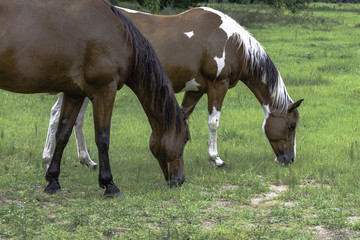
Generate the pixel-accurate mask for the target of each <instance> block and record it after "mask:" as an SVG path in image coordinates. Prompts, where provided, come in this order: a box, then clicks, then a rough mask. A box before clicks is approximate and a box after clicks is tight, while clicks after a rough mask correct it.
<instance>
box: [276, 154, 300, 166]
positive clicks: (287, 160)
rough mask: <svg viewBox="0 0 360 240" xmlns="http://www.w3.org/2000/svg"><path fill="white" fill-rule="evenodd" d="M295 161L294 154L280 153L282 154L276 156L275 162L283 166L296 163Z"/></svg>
mask: <svg viewBox="0 0 360 240" xmlns="http://www.w3.org/2000/svg"><path fill="white" fill-rule="evenodd" d="M294 161H295V157H294V156H286V155H280V156H278V157H276V158H275V162H276V163H278V164H280V165H282V166H286V165H288V164H292V163H294Z"/></svg>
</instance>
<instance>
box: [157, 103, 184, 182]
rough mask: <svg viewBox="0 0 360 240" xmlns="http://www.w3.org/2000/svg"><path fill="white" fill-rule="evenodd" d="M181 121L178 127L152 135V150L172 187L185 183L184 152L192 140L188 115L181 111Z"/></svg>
mask: <svg viewBox="0 0 360 240" xmlns="http://www.w3.org/2000/svg"><path fill="white" fill-rule="evenodd" d="M181 116H182V118H181V120H180V121H179V122H178V123H177V124H179V126H178V127H176V126H173V128H170V129H168V130H167V131H165V133H164V134H158V133H156V132H155V131H153V133H152V134H151V138H150V149H151V152H152V153H153V154H154V156H155V157H156V158H157V160H158V161H159V164H160V167H161V169H162V171H163V173H164V176H165V180H166V182H167V183H168V184H169V185H170V186H177V185H181V184H183V183H184V181H185V175H184V160H183V152H184V148H185V145H186V143H187V141H188V140H189V139H190V130H189V127H188V124H187V118H188V117H187V115H186V113H185V112H184V111H183V110H181Z"/></svg>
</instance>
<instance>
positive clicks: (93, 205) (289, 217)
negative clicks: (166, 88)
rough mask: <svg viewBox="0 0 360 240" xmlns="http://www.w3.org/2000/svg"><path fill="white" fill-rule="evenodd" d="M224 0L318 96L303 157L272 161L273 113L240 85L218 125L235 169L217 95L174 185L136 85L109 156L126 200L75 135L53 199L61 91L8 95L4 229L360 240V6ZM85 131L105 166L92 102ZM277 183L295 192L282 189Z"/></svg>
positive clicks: (118, 111) (0, 211) (291, 81)
mask: <svg viewBox="0 0 360 240" xmlns="http://www.w3.org/2000/svg"><path fill="white" fill-rule="evenodd" d="M212 7H217V8H219V9H220V10H221V11H224V12H228V13H229V14H230V15H231V16H232V17H234V18H235V19H236V20H238V21H239V22H240V23H242V24H243V25H244V26H245V27H246V28H247V29H248V30H249V31H250V32H251V33H252V34H253V35H254V37H255V38H256V39H257V40H258V41H259V42H260V43H261V44H262V45H263V46H264V47H265V48H266V51H267V53H268V54H269V55H270V57H271V58H272V60H273V61H274V63H275V65H276V66H277V68H278V69H279V71H280V72H281V75H282V76H283V78H284V81H285V84H286V86H287V89H288V92H289V94H290V95H291V97H292V98H293V99H294V100H298V99H300V98H305V101H304V102H303V104H302V105H301V107H300V108H299V111H300V122H299V126H298V129H297V158H296V160H295V163H294V164H293V165H291V166H289V167H280V166H279V165H276V164H275V163H274V162H273V159H274V154H273V152H272V150H271V148H270V146H269V144H268V142H267V140H266V138H265V137H264V135H263V133H262V130H261V124H262V121H263V117H264V116H263V111H262V109H261V107H260V105H259V103H258V102H257V100H256V99H255V97H254V96H253V95H252V93H251V92H250V91H249V90H248V89H247V88H246V87H245V86H244V85H243V84H241V83H239V84H238V86H236V87H235V88H234V89H232V90H230V91H229V92H228V94H227V96H226V99H225V102H224V106H223V110H222V115H221V123H220V128H219V141H218V149H219V154H220V156H221V157H222V158H223V159H224V160H225V161H226V162H227V164H228V167H229V169H228V171H224V170H219V169H214V168H213V167H211V165H210V164H209V163H208V161H207V140H208V129H207V110H206V109H207V107H206V106H207V103H206V97H204V98H203V99H201V101H200V102H199V104H198V105H197V107H196V110H195V111H194V113H193V115H192V116H191V118H190V120H189V124H190V130H191V135H192V141H191V142H189V143H188V144H187V146H186V149H185V156H184V159H185V174H186V182H185V184H184V185H183V186H182V187H177V188H169V187H167V186H166V185H165V183H164V179H163V175H162V172H161V170H160V167H159V165H158V163H157V160H156V159H155V158H154V157H153V156H152V155H151V153H150V150H149V148H148V141H149V136H150V132H151V129H150V126H149V124H148V122H147V118H146V116H145V114H144V112H143V110H142V109H141V106H140V104H139V102H138V101H137V99H136V97H135V96H134V94H133V93H132V92H131V91H130V90H129V89H128V88H126V87H124V88H123V89H122V90H121V91H119V93H118V95H117V99H116V104H115V109H114V115H113V119H112V120H113V121H112V128H111V146H110V158H111V166H112V172H113V175H114V180H115V183H116V184H117V185H118V187H119V188H120V190H121V191H122V192H123V193H124V194H125V197H124V198H120V199H107V198H104V197H103V196H102V194H103V190H102V189H100V188H99V187H98V185H97V176H98V172H97V171H89V170H86V169H84V168H82V167H81V166H80V164H79V162H78V160H77V153H76V145H75V140H74V136H72V137H71V140H70V142H69V144H68V146H67V148H66V150H65V153H64V157H63V160H62V171H61V175H60V183H61V186H62V188H63V190H64V194H57V195H55V196H49V195H46V194H44V193H43V189H44V187H45V186H46V184H47V182H46V181H45V178H44V170H43V169H42V168H41V154H42V150H43V146H44V142H45V137H46V131H47V127H48V120H49V111H50V108H51V106H52V105H53V104H54V103H55V101H56V98H57V96H54V95H44V94H38V95H19V94H13V93H9V92H5V91H1V92H0V96H1V100H0V238H5V239H7V238H10V239H34V238H35V239H331V238H332V239H357V238H359V237H360V218H359V217H360V175H359V173H360V119H359V116H360V107H359V106H360V79H359V76H360V68H359V66H360V58H359V57H360V56H359V55H360V43H359V41H358V39H359V34H360V28H359V24H360V15H359V12H360V6H359V5H345V4H343V5H328V4H316V5H312V6H311V8H310V9H309V11H308V12H304V13H299V14H298V15H290V14H288V13H286V12H283V13H279V12H273V10H271V9H269V8H267V7H265V6H244V5H212ZM254 16H256V18H254V21H251V19H252V17H254ZM177 97H178V99H179V101H180V100H181V98H182V94H179V95H178V96H177ZM84 132H85V136H86V139H87V145H88V148H89V152H90V154H91V156H92V157H93V159H94V160H96V161H97V150H96V145H95V143H94V130H93V123H92V111H91V109H90V108H89V109H88V111H87V113H86V119H85V127H84ZM274 186H278V187H283V189H282V190H279V191H277V192H276V191H274V190H273V189H274ZM256 199H258V202H257V203H255V200H256Z"/></svg>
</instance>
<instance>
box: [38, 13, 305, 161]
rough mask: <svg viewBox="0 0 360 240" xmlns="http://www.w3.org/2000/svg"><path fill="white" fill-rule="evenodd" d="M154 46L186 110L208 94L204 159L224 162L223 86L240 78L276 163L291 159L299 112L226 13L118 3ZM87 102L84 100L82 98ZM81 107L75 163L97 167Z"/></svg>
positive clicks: (270, 65) (254, 46)
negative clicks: (157, 11)
mask: <svg viewBox="0 0 360 240" xmlns="http://www.w3.org/2000/svg"><path fill="white" fill-rule="evenodd" d="M119 10H120V11H121V12H122V13H123V14H124V15H125V16H127V17H128V18H129V19H130V20H131V21H132V22H133V24H134V25H135V26H136V27H137V28H138V29H139V30H140V31H141V32H142V33H143V34H144V36H145V37H146V38H147V39H148V40H149V41H150V43H151V44H152V46H153V47H154V49H155V51H156V53H157V54H158V56H159V59H160V61H161V63H162V64H163V65H164V67H165V70H166V72H167V74H168V76H169V78H170V80H171V83H172V85H173V87H174V90H175V92H185V95H184V99H183V101H182V106H183V107H184V108H185V110H186V112H187V114H188V115H190V114H191V112H192V110H193V107H194V106H195V105H196V103H197V102H198V101H199V99H200V98H201V97H202V96H203V94H204V93H206V94H207V97H208V113H209V114H208V126H209V148H208V156H209V160H210V161H211V162H213V163H214V165H215V166H219V167H220V166H225V162H224V161H222V160H221V159H220V157H219V154H218V151H217V129H218V127H219V121H220V111H221V106H222V103H223V100H224V98H225V95H226V92H227V90H228V89H230V88H232V87H234V86H235V85H236V84H237V82H238V81H239V80H241V81H242V82H243V83H245V84H246V86H248V87H249V89H250V90H251V91H252V92H253V93H254V95H255V97H256V98H257V99H258V100H259V102H260V104H261V105H262V107H263V109H264V113H265V120H264V123H263V131H264V133H265V135H266V137H267V138H268V140H269V142H270V144H271V147H272V148H273V150H274V153H275V155H276V158H275V161H276V162H278V163H281V164H289V163H292V162H293V161H294V159H295V154H296V144H295V128H296V124H297V122H298V118H299V114H298V111H297V109H296V108H297V107H299V105H300V104H301V102H302V100H300V101H298V102H295V103H293V101H292V100H291V98H290V96H289V95H288V93H287V91H286V88H285V85H284V83H283V80H282V78H281V76H280V73H279V72H278V70H277V69H276V67H275V66H274V64H273V62H272V61H271V59H270V57H269V56H268V55H267V54H266V52H265V51H264V49H263V48H262V46H261V45H260V44H259V42H258V41H257V40H255V39H254V38H253V37H252V36H251V35H250V34H249V33H248V32H247V31H246V30H245V29H244V28H243V27H241V26H240V25H239V24H238V23H237V22H235V21H234V20H233V19H231V18H230V17H228V16H227V15H225V14H223V13H221V12H219V11H216V10H214V9H211V8H193V9H191V10H188V11H186V12H183V13H181V14H179V15H174V16H159V15H151V14H147V13H142V12H137V11H133V10H129V9H124V8H119ZM60 103H61V98H60V100H58V102H57V103H56V104H55V105H54V107H53V109H52V114H51V116H52V118H51V120H50V126H49V132H48V138H47V142H46V146H45V150H44V154H43V162H44V163H45V164H47V162H48V159H51V156H52V145H53V143H52V142H53V141H52V138H53V137H52V136H53V135H54V131H53V129H55V127H54V126H56V124H57V122H58V120H57V119H56V114H57V113H56V112H57V111H58V109H59V106H60ZM85 104H86V103H85ZM85 109H86V106H84V107H83V109H82V113H81V115H79V118H78V120H77V122H76V125H75V129H76V134H77V143H78V153H79V158H80V162H82V163H85V164H86V165H87V166H88V167H96V163H94V162H93V161H92V160H91V159H90V156H89V154H88V153H87V150H86V146H85V139H84V135H83V133H82V125H83V118H84V111H85Z"/></svg>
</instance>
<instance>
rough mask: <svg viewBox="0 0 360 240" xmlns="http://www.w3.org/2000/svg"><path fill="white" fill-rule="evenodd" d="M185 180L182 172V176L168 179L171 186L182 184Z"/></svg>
mask: <svg viewBox="0 0 360 240" xmlns="http://www.w3.org/2000/svg"><path fill="white" fill-rule="evenodd" d="M184 182H185V175H184V174H182V175H181V176H178V177H173V178H172V179H171V180H169V181H168V184H169V186H170V187H172V186H175V187H177V186H181V185H182V184H183V183H184Z"/></svg>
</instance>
